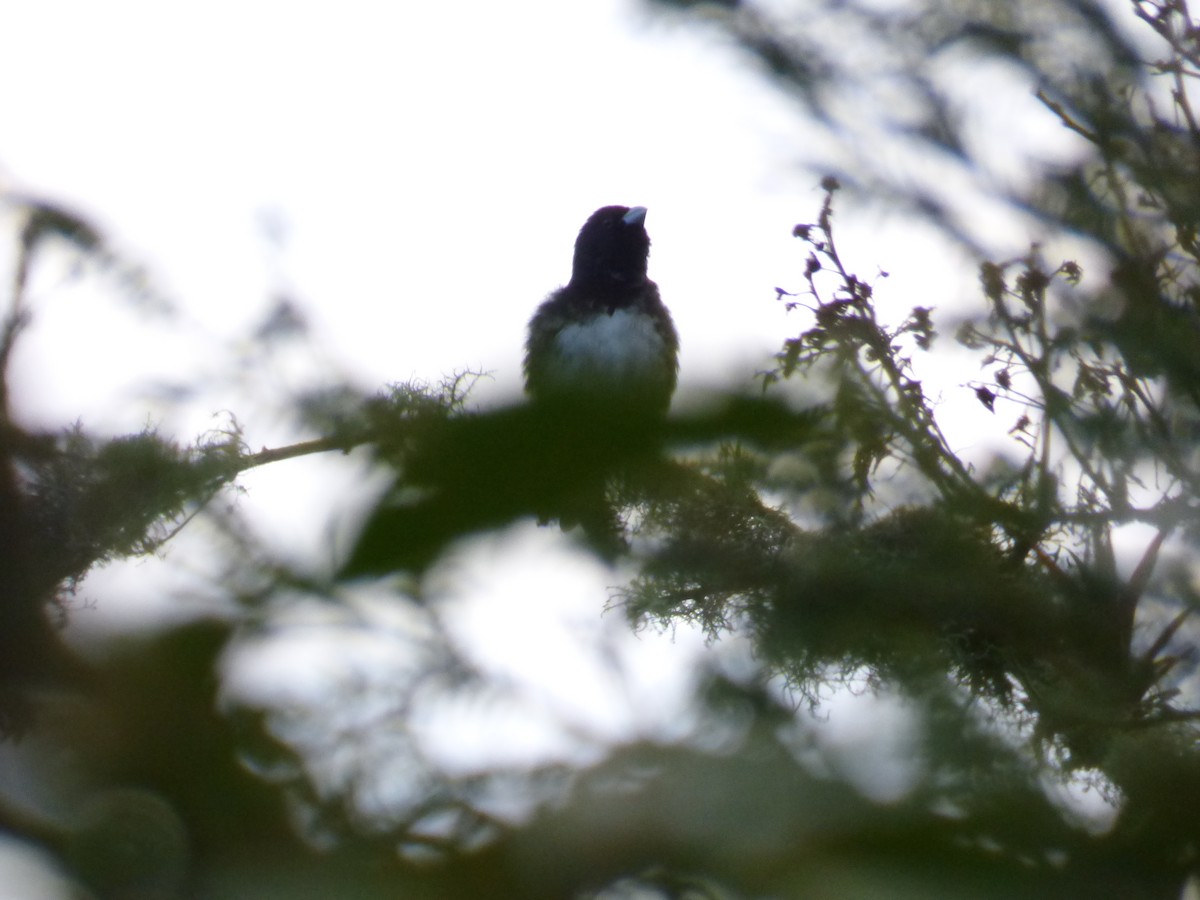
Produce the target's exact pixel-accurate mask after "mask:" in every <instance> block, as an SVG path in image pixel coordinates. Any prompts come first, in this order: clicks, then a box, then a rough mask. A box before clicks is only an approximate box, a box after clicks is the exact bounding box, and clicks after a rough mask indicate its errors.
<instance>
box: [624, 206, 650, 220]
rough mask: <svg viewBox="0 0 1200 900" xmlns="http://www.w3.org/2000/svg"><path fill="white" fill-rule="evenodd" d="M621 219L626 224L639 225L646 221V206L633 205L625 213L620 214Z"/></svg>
mask: <svg viewBox="0 0 1200 900" xmlns="http://www.w3.org/2000/svg"><path fill="white" fill-rule="evenodd" d="M621 221H622V222H624V223H625V224H626V225H641V224H642V223H643V222H645V221H646V207H644V206H635V207H633V208H632V209H631V210H629V212H627V213H625V215H623V216H621Z"/></svg>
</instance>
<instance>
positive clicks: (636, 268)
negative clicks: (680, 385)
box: [524, 206, 679, 558]
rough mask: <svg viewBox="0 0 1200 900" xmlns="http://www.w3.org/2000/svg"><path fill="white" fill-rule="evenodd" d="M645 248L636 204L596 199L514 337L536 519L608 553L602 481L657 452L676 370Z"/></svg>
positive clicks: (614, 519) (615, 482) (623, 474)
mask: <svg viewBox="0 0 1200 900" xmlns="http://www.w3.org/2000/svg"><path fill="white" fill-rule="evenodd" d="M649 257H650V237H649V236H648V235H647V234H646V207H644V206H633V207H629V206H605V207H601V208H600V209H598V210H596V211H595V212H594V213H592V215H591V216H590V217H589V218H588V220H587V221H586V222H584V224H583V227H582V228H581V229H580V230H579V235H578V237H577V238H576V239H575V254H574V258H573V261H572V266H571V280H570V281H568V282H567V283H566V285H564V286H563V287H560V288H558V289H557V290H555V291H554V292H552V293H551V294H550V296H549V297H547V298H546V299H545V300H544V301H543V302H542V303H541V305H540V306H538V308H537V310H536V311H535V312H534V314H533V317H532V318H531V319H530V320H529V335H528V339H527V341H526V343H525V365H524V372H525V391H526V393H527V394H528V395H529V398H530V401H531V402H530V406H531V407H532V412H533V413H534V414H535V416H536V418H535V419H534V420H533V427H532V428H531V429H530V432H531V433H530V437H531V439H532V440H534V441H536V442H537V444H538V446H539V451H538V453H537V455H538V456H539V457H541V458H542V459H543V460H544V461H545V462H544V463H543V464H540V465H539V466H538V470H539V477H538V479H537V481H538V482H539V485H540V488H541V490H542V491H543V497H545V498H548V502H545V503H542V504H539V508H538V521H539V522H541V523H543V524H546V523H548V522H550V521H551V520H555V519H557V520H558V523H559V525H560V527H561V528H562V529H563V530H570V529H571V528H573V527H574V526H575V525H579V526H580V527H581V528H582V531H583V535H584V537H585V538H586V540H587V541H588V543H589V544H591V546H592V547H593V548H594V549H596V550H598V551H599V552H600V553H601V554H602V555H603V556H605V557H607V558H613V557H615V556H616V555H618V554H619V553H621V552H622V551H623V550H624V549H626V547H627V544H626V542H625V538H624V536H623V530H622V527H621V521H620V515H619V514H618V512H617V509H616V507H615V506H614V503H613V500H614V497H613V492H614V491H616V493H617V494H620V493H621V491H622V486H626V487H627V486H628V485H629V484H630V483H631V479H634V478H636V477H637V476H636V474H635V473H638V472H645V471H646V469H647V465H648V462H649V460H652V459H653V458H654V457H655V456H656V452H657V451H656V446H657V435H658V434H660V431H661V429H660V426H661V425H662V423H663V421H664V420H665V418H666V413H667V410H668V408H669V406H670V403H671V396H672V394H673V393H674V392H675V383H676V380H677V377H678V372H679V334H678V332H677V331H676V330H675V323H674V321H673V320H672V319H671V313H670V312H669V311H668V310H667V307H666V305H665V304H664V303H663V301H662V297H661V296H660V294H659V291H658V285H657V284H655V283H654V282H653V281H651V280H650V278H649V277H648V275H647V267H648V261H649ZM531 455H532V454H531ZM552 498H557V499H552ZM617 505H620V503H619V501H618V503H617Z"/></svg>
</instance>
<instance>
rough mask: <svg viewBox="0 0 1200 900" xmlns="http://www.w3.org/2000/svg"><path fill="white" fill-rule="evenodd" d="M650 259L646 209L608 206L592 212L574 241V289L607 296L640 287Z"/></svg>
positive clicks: (572, 279)
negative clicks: (618, 291)
mask: <svg viewBox="0 0 1200 900" xmlns="http://www.w3.org/2000/svg"><path fill="white" fill-rule="evenodd" d="M649 256H650V236H649V235H648V234H646V207H644V206H635V207H633V208H630V207H628V206H605V207H603V208H601V209H598V210H596V211H595V212H594V213H592V215H591V217H590V218H589V219H588V220H587V222H585V223H584V225H583V228H581V229H580V230H579V237H577V238H576V239H575V262H574V265H573V267H572V270H571V286H572V287H576V288H581V287H587V288H591V289H593V290H597V291H600V292H604V293H607V292H609V291H612V290H621V289H623V288H629V287H631V286H636V285H639V284H641V282H643V281H644V280H645V279H646V261H647V259H648V258H649Z"/></svg>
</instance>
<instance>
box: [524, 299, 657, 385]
mask: <svg viewBox="0 0 1200 900" xmlns="http://www.w3.org/2000/svg"><path fill="white" fill-rule="evenodd" d="M550 352H551V353H552V358H551V359H548V360H547V365H546V366H545V368H544V371H545V373H546V378H547V381H550V382H553V385H554V388H553V389H562V388H566V389H575V390H578V389H581V388H582V389H596V388H599V389H603V390H614V389H615V390H618V391H619V390H620V389H621V388H622V386H629V387H635V386H638V387H646V386H649V385H652V384H654V383H656V382H658V383H662V382H665V381H666V379H667V367H666V365H665V364H664V362H663V359H664V356H665V354H666V346H665V344H664V343H663V339H662V336H661V335H660V334H659V333H658V330H657V329H656V328H655V327H654V322H653V321H652V320H651V319H650V318H649V317H648V316H645V315H642V314H639V313H635V312H632V311H630V310H626V309H619V310H617V311H616V312H614V313H612V315H607V316H604V315H601V316H596V317H595V318H593V319H590V320H588V321H587V322H583V323H576V324H574V325H568V326H567V327H566V328H564V329H563V330H562V331H560V332H559V333H558V334H557V335H556V336H555V338H554V341H553V344H552V346H551V351H550Z"/></svg>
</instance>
